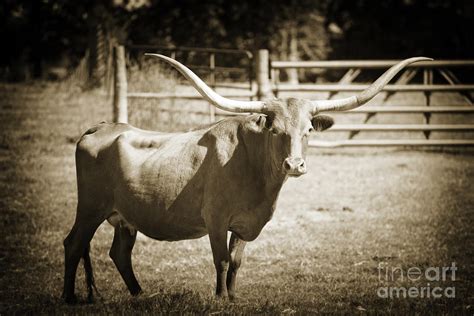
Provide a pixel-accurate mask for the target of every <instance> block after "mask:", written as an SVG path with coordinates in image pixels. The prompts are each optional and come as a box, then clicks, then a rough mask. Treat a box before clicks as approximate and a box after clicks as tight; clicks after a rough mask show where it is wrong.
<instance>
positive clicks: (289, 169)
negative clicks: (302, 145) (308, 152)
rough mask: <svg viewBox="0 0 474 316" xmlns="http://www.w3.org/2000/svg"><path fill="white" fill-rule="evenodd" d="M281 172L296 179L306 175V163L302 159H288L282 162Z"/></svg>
mask: <svg viewBox="0 0 474 316" xmlns="http://www.w3.org/2000/svg"><path fill="white" fill-rule="evenodd" d="M283 172H285V173H286V174H287V175H289V176H293V177H298V176H301V175H302V174H305V173H306V162H305V161H304V159H302V158H293V157H288V158H286V159H285V161H283Z"/></svg>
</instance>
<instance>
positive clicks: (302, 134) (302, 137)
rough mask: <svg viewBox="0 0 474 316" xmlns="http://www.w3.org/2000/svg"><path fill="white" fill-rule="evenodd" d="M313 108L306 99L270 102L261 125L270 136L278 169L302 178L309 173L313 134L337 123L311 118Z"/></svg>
mask: <svg viewBox="0 0 474 316" xmlns="http://www.w3.org/2000/svg"><path fill="white" fill-rule="evenodd" d="M311 109H312V104H311V103H310V102H309V101H307V100H304V99H294V98H290V99H285V100H281V99H277V100H272V101H269V102H268V104H267V111H266V112H265V115H264V116H261V117H260V118H259V121H258V122H257V123H258V124H260V125H261V126H262V129H263V132H264V133H266V136H267V139H268V142H269V144H270V146H271V149H270V151H271V159H272V164H273V166H274V168H277V169H279V170H280V171H281V172H282V173H284V174H286V175H288V176H292V177H298V176H300V175H302V174H304V173H306V162H305V158H306V149H307V147H308V138H309V135H310V133H311V132H313V131H322V130H325V129H327V128H329V127H331V126H332V124H333V123H334V121H333V119H332V118H331V117H329V116H325V115H316V116H312V115H311Z"/></svg>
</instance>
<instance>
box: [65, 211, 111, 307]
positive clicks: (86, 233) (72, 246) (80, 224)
mask: <svg viewBox="0 0 474 316" xmlns="http://www.w3.org/2000/svg"><path fill="white" fill-rule="evenodd" d="M78 213H79V211H78ZM92 214H94V213H92ZM102 221H103V219H101V218H94V217H88V218H81V217H77V218H76V221H75V223H74V226H73V227H72V229H71V231H70V233H69V235H68V236H67V237H66V239H65V240H64V265H65V269H64V290H63V298H64V300H65V301H66V303H69V304H73V303H75V302H76V301H77V299H76V296H75V294H74V286H75V282H76V271H77V266H78V264H79V261H80V260H81V257H83V256H84V253H85V251H86V250H87V249H88V247H89V243H90V241H91V239H92V237H93V236H94V233H95V231H96V230H97V227H99V225H100V224H101V223H102Z"/></svg>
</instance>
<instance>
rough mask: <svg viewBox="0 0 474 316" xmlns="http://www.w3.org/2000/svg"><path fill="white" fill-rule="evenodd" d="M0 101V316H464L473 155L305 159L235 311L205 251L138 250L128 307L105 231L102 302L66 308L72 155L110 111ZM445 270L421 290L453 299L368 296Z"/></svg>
mask: <svg viewBox="0 0 474 316" xmlns="http://www.w3.org/2000/svg"><path fill="white" fill-rule="evenodd" d="M0 90H1V91H0V126H1V127H2V128H1V132H0V214H1V220H0V229H1V231H2V233H3V237H2V241H1V243H0V271H1V276H0V314H10V313H21V314H22V313H30V314H36V313H46V314H53V313H54V314H65V313H66V314H69V313H71V314H90V313H100V314H131V313H133V314H157V313H205V314H208V313H209V314H218V313H222V314H228V313H230V314H233V313H237V314H240V313H252V314H253V313H264V314H294V313H296V314H306V313H336V312H337V313H346V314H355V313H370V314H375V313H396V314H415V313H418V314H448V313H450V314H469V315H472V314H473V313H474V288H473V286H474V249H473V245H474V231H473V227H474V220H473V219H474V159H473V156H472V153H466V152H464V153H460V152H454V153H453V152H451V153H446V152H441V151H430V152H428V151H415V150H397V149H386V150H371V151H362V150H360V151H359V150H355V151H350V152H347V151H339V150H332V151H328V150H325V151H324V152H319V151H317V150H313V151H312V152H311V154H310V155H309V157H308V159H307V160H308V161H307V163H308V168H309V172H308V174H306V175H305V176H302V177H300V178H298V179H290V180H288V182H287V183H286V185H285V186H284V188H283V191H282V192H281V195H280V200H279V204H278V207H277V211H276V213H275V215H274V218H273V219H272V221H271V222H270V223H269V224H268V225H267V227H265V229H264V230H263V232H262V234H261V235H260V236H259V237H258V238H257V240H255V241H254V242H252V243H250V244H249V245H248V246H247V248H246V256H245V259H244V263H243V266H242V268H241V269H240V274H239V278H238V296H239V298H238V300H237V301H235V302H225V301H219V300H216V299H214V297H213V291H214V282H215V281H214V267H213V264H212V255H211V251H210V246H209V242H208V239H207V237H204V238H201V239H198V240H191V241H181V242H174V243H168V242H157V241H153V240H151V239H148V238H146V237H143V236H139V238H138V240H137V243H136V246H135V248H134V254H133V260H134V268H135V271H136V274H137V277H138V279H139V281H140V282H141V285H142V288H143V289H144V294H143V295H141V296H139V297H137V298H132V297H130V296H129V294H128V292H127V290H126V288H125V285H124V283H123V281H122V279H121V277H120V276H119V274H118V272H117V270H116V269H115V267H114V265H113V263H112V261H111V259H110V258H109V257H108V250H109V247H110V245H111V242H112V228H111V226H110V225H108V224H107V223H104V224H103V225H102V226H101V227H100V228H99V230H98V231H97V233H96V235H95V237H94V239H93V241H92V250H91V257H92V262H93V266H94V268H95V276H96V283H97V287H98V289H99V291H100V293H101V296H102V298H101V299H99V300H98V302H96V303H95V304H92V305H90V304H89V305H87V304H79V305H77V306H67V305H65V304H64V303H63V302H62V301H61V299H60V295H61V291H62V282H63V276H62V274H63V246H62V241H63V239H64V238H65V236H66V234H67V233H68V231H69V229H70V228H71V226H72V223H73V220H74V215H75V207H76V183H75V181H76V179H75V170H74V146H75V141H76V140H77V138H78V137H79V136H80V134H81V133H82V132H84V131H85V130H86V129H87V128H88V127H89V126H91V125H93V124H95V123H97V122H99V121H101V120H104V119H106V120H110V118H111V107H110V102H109V101H107V100H106V99H105V98H104V97H101V96H99V95H98V94H97V93H93V92H92V93H87V94H85V93H79V92H75V91H74V90H70V91H67V93H65V92H64V89H63V88H61V87H60V86H57V85H41V84H34V85H30V86H28V85H22V86H19V85H3V86H2V87H1V89H0ZM157 128H159V126H157ZM452 262H455V264H456V266H457V267H458V270H457V271H456V275H455V281H452V280H451V276H452V275H449V278H448V280H446V281H440V282H436V281H434V282H430V286H431V287H432V288H433V287H436V286H440V287H443V288H446V287H455V298H447V297H442V298H433V297H431V298H381V297H379V296H378V295H377V290H378V289H379V288H380V287H407V288H408V287H421V286H426V285H427V280H426V279H425V278H421V279H420V280H419V281H410V280H407V279H406V278H404V279H403V280H402V279H401V278H396V279H395V280H392V279H390V280H387V279H386V278H382V279H380V277H379V269H378V267H383V268H397V267H399V268H402V269H404V270H405V271H406V270H407V269H409V268H410V267H418V268H420V269H421V270H423V271H424V270H425V269H427V268H429V267H445V266H451V264H452ZM78 271H79V277H78V278H79V279H78V282H77V286H76V288H77V292H78V294H79V295H80V297H82V298H84V297H85V295H86V292H85V284H84V283H85V282H84V275H83V269H82V266H80V269H79V270H78Z"/></svg>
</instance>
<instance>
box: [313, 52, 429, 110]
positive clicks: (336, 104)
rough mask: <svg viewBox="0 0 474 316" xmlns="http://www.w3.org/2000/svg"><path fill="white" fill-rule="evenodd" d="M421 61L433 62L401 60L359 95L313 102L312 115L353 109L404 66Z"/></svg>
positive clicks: (414, 59) (369, 97) (373, 95)
mask: <svg viewBox="0 0 474 316" xmlns="http://www.w3.org/2000/svg"><path fill="white" fill-rule="evenodd" d="M422 60H433V59H432V58H428V57H413V58H408V59H405V60H402V61H401V62H399V63H398V64H396V65H394V66H392V67H391V68H390V69H389V70H387V71H386V72H385V73H384V74H383V75H381V76H380V77H379V78H378V79H377V80H376V81H375V82H374V83H372V84H371V85H370V86H369V87H368V88H367V89H365V90H364V91H362V92H361V93H359V94H358V95H355V96H352V97H348V98H343V99H336V100H319V101H312V102H313V105H314V107H313V115H316V114H317V113H319V112H324V111H347V110H352V109H355V108H357V107H359V106H361V105H363V104H364V103H366V102H367V101H369V100H370V99H372V98H373V97H375V96H376V95H377V93H379V92H380V91H381V90H382V89H383V87H384V86H385V85H386V84H387V83H388V82H389V81H390V80H391V79H392V78H393V77H395V75H396V74H397V73H398V72H399V71H400V70H402V69H403V68H404V67H405V66H407V65H409V64H411V63H414V62H417V61H422Z"/></svg>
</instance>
